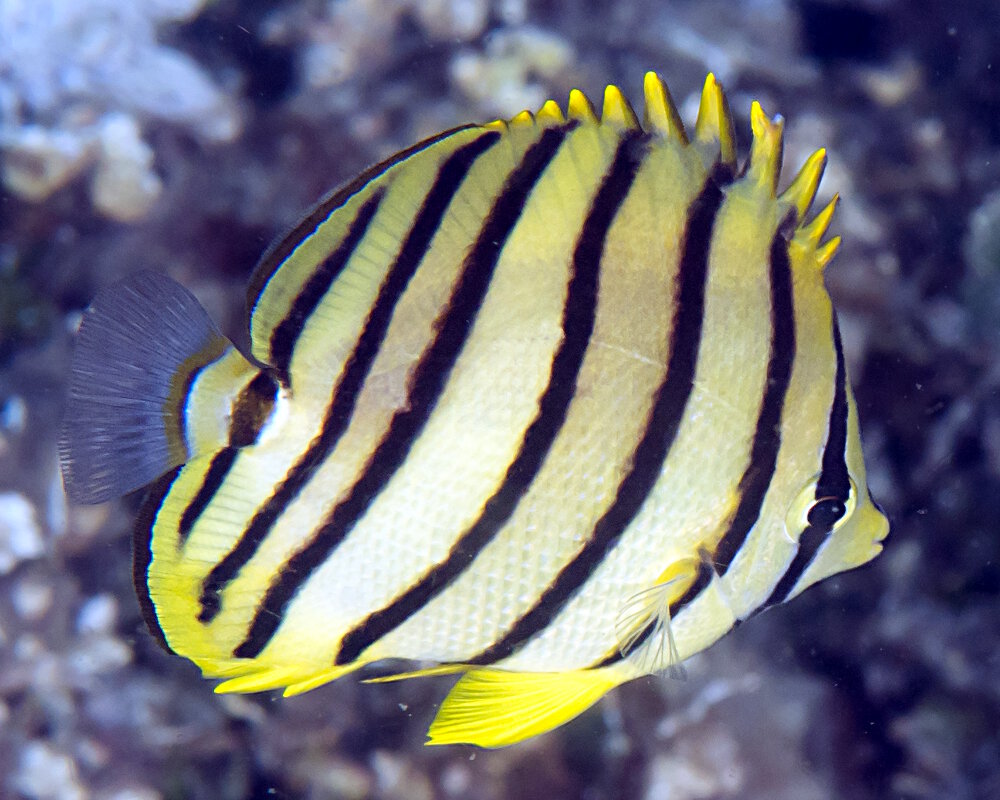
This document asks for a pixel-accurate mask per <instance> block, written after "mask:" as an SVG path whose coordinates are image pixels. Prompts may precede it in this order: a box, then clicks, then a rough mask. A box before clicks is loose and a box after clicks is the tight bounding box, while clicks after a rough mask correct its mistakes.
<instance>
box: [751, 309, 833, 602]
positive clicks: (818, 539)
mask: <svg viewBox="0 0 1000 800" xmlns="http://www.w3.org/2000/svg"><path fill="white" fill-rule="evenodd" d="M833 346H834V351H835V353H836V359H837V376H836V379H835V389H834V394H833V403H832V404H831V406H830V421H829V423H828V425H827V435H826V444H825V445H824V447H823V462H822V467H821V471H820V475H819V480H818V481H817V482H816V491H815V494H814V497H815V499H816V501H817V503H823V504H824V505H826V506H827V507H828V508H829V507H831V506H832V507H833V508H834V509H835V512H834V514H833V515H828V514H815V513H811V514H810V515H809V518H808V521H809V524H808V525H807V526H806V528H805V530H803V531H802V534H801V535H800V536H799V542H798V549H797V550H796V552H795V557H794V558H793V559H792V562H791V564H789V565H788V568H787V569H786V570H785V573H784V574H783V575H782V576H781V580H779V581H778V583H777V585H776V586H775V587H774V590H773V591H772V592H771V595H770V596H769V597H768V598H767V600H766V601H765V602H764V604H763V605H762V606H761V609H760V610H762V611H763V610H764V609H765V608H768V607H770V606H773V605H776V604H777V603H781V602H784V600H785V599H786V598H787V597H788V595H789V594H790V593H791V591H792V589H794V588H795V584H797V583H798V582H799V578H801V577H802V574H803V573H804V572H805V571H806V570H807V569H808V568H809V565H810V564H812V562H813V559H815V558H816V555H817V554H818V553H819V551H820V549H821V548H822V546H823V544H824V542H826V540H827V536H829V534H830V532H831V531H832V530H833V526H834V524H836V520H837V518H839V515H837V514H836V511H846V508H847V501H848V499H849V498H850V495H851V476H850V473H849V472H848V469H847V415H848V404H847V367H846V365H845V364H844V348H843V344H842V343H841V341H840V326H839V325H838V324H837V316H836V313H834V316H833ZM814 508H815V506H814Z"/></svg>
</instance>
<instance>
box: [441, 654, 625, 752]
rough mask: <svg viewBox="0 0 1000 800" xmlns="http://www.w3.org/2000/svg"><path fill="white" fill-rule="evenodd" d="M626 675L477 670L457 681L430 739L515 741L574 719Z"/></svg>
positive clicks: (599, 671)
mask: <svg viewBox="0 0 1000 800" xmlns="http://www.w3.org/2000/svg"><path fill="white" fill-rule="evenodd" d="M622 680H623V678H622V676H621V675H620V674H619V673H616V672H614V671H610V670H607V669H594V670H573V671H571V672H507V671H505V670H499V669H491V668H484V669H474V670H472V671H471V672H468V673H466V674H465V675H464V676H463V677H462V678H461V679H460V680H459V681H458V683H456V684H455V686H454V688H453V689H452V690H451V692H450V693H449V695H448V696H447V697H446V698H445V700H444V702H443V703H442V704H441V708H440V710H439V711H438V714H437V716H436V717H435V718H434V722H432V723H431V727H430V730H429V731H428V732H427V735H428V737H429V738H428V741H427V744H475V745H479V746H480V747H504V746H505V745H509V744H514V743H516V742H520V741H523V740H525V739H528V738H530V737H532V736H537V735H539V734H541V733H545V732H547V731H550V730H552V729H553V728H556V727H558V726H560V725H562V724H563V723H565V722H568V721H569V720H571V719H573V717H575V716H577V715H578V714H580V713H582V712H583V711H585V710H586V709H588V708H589V707H590V706H592V705H593V704H594V703H596V702H597V701H598V700H600V699H601V697H603V696H604V695H605V694H607V692H609V691H610V690H611V689H613V688H614V687H615V686H617V685H618V684H619V683H621V682H622Z"/></svg>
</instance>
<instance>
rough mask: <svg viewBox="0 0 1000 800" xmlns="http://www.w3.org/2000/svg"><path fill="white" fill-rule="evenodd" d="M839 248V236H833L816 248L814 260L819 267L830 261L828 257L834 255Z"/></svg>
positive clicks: (830, 257)
mask: <svg viewBox="0 0 1000 800" xmlns="http://www.w3.org/2000/svg"><path fill="white" fill-rule="evenodd" d="M839 249H840V237H839V236H834V237H833V238H832V239H831V240H830V241H828V242H827V243H826V244H824V245H823V246H822V247H820V248H818V249H817V250H816V262H817V263H818V264H819V266H820V268H821V269H822V268H823V267H825V266H826V265H827V264H829V263H830V259H832V258H833V257H834V256H835V255H836V253H837V250H839Z"/></svg>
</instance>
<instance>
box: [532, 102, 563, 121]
mask: <svg viewBox="0 0 1000 800" xmlns="http://www.w3.org/2000/svg"><path fill="white" fill-rule="evenodd" d="M535 119H537V120H538V121H539V122H545V123H561V122H565V121H566V117H564V116H563V112H562V109H561V108H559V104H558V103H557V102H556V101H555V100H546V101H545V104H544V105H543V106H542V107H541V108H540V109H538V113H537V114H535Z"/></svg>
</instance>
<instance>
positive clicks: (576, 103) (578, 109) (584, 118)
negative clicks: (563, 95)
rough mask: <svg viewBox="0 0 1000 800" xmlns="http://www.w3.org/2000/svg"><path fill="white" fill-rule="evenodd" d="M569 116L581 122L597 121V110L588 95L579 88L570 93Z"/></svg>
mask: <svg viewBox="0 0 1000 800" xmlns="http://www.w3.org/2000/svg"><path fill="white" fill-rule="evenodd" d="M568 117H569V118H570V119H571V120H577V121H579V122H597V112H596V111H594V107H593V106H592V105H591V103H590V100H588V99H587V95H585V94H584V93H583V92H581V91H580V90H579V89H573V90H572V91H570V93H569V108H568Z"/></svg>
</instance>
